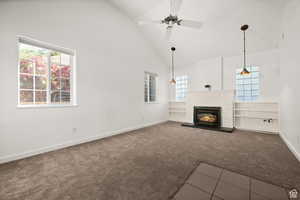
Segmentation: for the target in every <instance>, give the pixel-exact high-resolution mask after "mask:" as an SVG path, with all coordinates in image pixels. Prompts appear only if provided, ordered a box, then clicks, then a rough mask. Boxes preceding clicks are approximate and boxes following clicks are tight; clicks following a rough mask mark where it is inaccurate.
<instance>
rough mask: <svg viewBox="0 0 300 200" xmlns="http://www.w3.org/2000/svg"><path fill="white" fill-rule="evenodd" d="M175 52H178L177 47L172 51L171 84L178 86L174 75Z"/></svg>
mask: <svg viewBox="0 0 300 200" xmlns="http://www.w3.org/2000/svg"><path fill="white" fill-rule="evenodd" d="M175 50H176V48H175V47H172V48H171V51H172V79H171V81H170V83H171V84H176V80H175V73H174V51H175Z"/></svg>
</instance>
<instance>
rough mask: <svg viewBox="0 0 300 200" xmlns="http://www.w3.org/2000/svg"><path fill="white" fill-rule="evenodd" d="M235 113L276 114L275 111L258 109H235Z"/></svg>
mask: <svg viewBox="0 0 300 200" xmlns="http://www.w3.org/2000/svg"><path fill="white" fill-rule="evenodd" d="M235 111H247V112H264V113H278V111H276V110H258V109H235Z"/></svg>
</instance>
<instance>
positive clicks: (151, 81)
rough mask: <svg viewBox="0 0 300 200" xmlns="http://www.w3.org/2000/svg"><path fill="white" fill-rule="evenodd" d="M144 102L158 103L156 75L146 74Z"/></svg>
mask: <svg viewBox="0 0 300 200" xmlns="http://www.w3.org/2000/svg"><path fill="white" fill-rule="evenodd" d="M144 101H145V102H147V103H149V102H156V101H157V75H156V74H152V73H148V72H145V79H144Z"/></svg>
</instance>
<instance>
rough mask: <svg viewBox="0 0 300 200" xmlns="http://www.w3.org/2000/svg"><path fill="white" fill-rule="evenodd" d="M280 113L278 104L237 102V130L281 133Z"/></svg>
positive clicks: (235, 112)
mask: <svg viewBox="0 0 300 200" xmlns="http://www.w3.org/2000/svg"><path fill="white" fill-rule="evenodd" d="M278 118H279V111H278V103H276V102H236V103H235V106H234V124H235V127H236V128H239V129H246V130H255V131H262V132H279V123H278Z"/></svg>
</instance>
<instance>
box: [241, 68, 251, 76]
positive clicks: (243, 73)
mask: <svg viewBox="0 0 300 200" xmlns="http://www.w3.org/2000/svg"><path fill="white" fill-rule="evenodd" d="M240 74H241V75H248V74H250V72H249V71H248V70H247V68H246V67H244V68H243V70H242V71H241V73H240Z"/></svg>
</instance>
